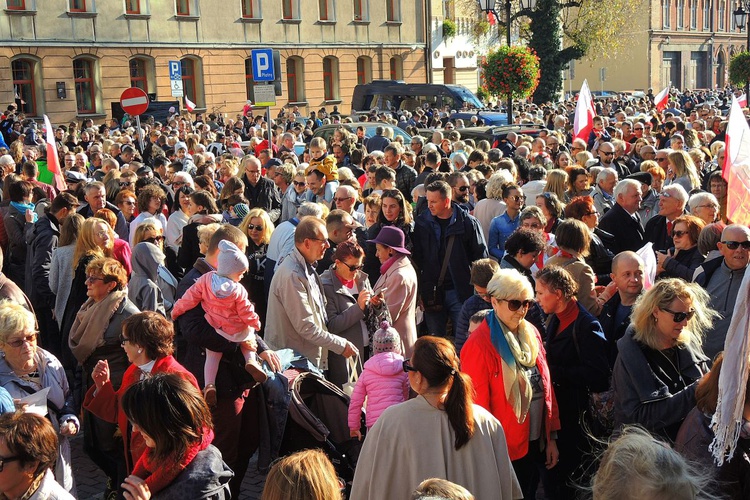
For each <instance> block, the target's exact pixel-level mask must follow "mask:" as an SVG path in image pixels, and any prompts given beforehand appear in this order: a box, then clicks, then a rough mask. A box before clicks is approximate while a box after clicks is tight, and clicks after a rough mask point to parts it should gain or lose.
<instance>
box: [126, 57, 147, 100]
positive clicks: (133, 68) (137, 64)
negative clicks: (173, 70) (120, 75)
mask: <svg viewBox="0 0 750 500" xmlns="http://www.w3.org/2000/svg"><path fill="white" fill-rule="evenodd" d="M146 68H147V66H146V60H145V59H140V58H136V59H131V60H130V86H131V87H138V88H139V89H141V90H143V91H144V92H145V93H147V94H148V71H147V69H146Z"/></svg>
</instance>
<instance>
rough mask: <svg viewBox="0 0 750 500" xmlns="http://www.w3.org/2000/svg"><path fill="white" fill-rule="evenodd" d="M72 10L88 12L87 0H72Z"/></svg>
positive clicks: (70, 4)
mask: <svg viewBox="0 0 750 500" xmlns="http://www.w3.org/2000/svg"><path fill="white" fill-rule="evenodd" d="M69 6H70V12H86V0H70V3H69Z"/></svg>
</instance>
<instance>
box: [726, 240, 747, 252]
mask: <svg viewBox="0 0 750 500" xmlns="http://www.w3.org/2000/svg"><path fill="white" fill-rule="evenodd" d="M722 243H723V244H724V245H726V246H727V248H728V249H730V250H737V249H738V248H739V247H740V246H742V249H743V250H750V241H722Z"/></svg>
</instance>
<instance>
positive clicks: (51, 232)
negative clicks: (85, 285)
mask: <svg viewBox="0 0 750 500" xmlns="http://www.w3.org/2000/svg"><path fill="white" fill-rule="evenodd" d="M24 236H25V240H26V245H27V248H28V251H27V254H26V295H28V297H29V299H30V300H31V303H32V304H34V307H35V308H47V309H54V307H55V294H54V293H53V292H52V290H51V289H50V287H49V268H50V263H51V262H52V251H53V250H54V249H55V248H57V239H58V238H59V237H60V228H59V223H58V222H57V220H56V219H55V217H54V216H53V215H45V216H43V217H42V218H40V219H39V220H38V221H37V222H36V224H34V225H33V226H32V225H29V226H28V227H27V228H26V234H25V235H24Z"/></svg>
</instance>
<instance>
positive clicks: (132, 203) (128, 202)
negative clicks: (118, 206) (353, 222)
mask: <svg viewBox="0 0 750 500" xmlns="http://www.w3.org/2000/svg"><path fill="white" fill-rule="evenodd" d="M122 204H123V205H135V202H134V201H123V202H122Z"/></svg>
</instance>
